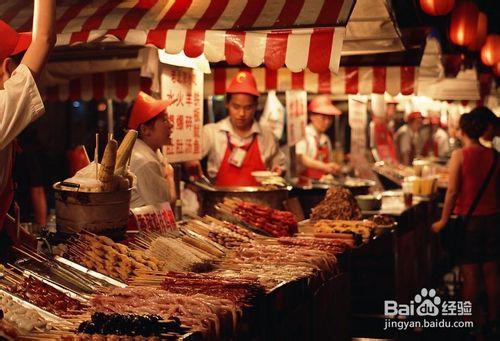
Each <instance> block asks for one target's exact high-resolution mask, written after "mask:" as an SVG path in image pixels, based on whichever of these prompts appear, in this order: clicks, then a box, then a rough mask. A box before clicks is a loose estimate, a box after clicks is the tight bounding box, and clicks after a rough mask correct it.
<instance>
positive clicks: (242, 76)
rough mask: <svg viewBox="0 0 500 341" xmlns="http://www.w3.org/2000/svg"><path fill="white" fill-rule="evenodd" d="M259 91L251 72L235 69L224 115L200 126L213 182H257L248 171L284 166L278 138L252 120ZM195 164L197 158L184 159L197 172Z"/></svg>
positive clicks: (244, 183) (203, 155)
mask: <svg viewBox="0 0 500 341" xmlns="http://www.w3.org/2000/svg"><path fill="white" fill-rule="evenodd" d="M259 95H260V94H259V91H257V85H256V82H255V79H254V77H253V76H252V74H251V73H250V72H247V71H240V72H238V74H237V75H236V76H235V77H234V78H233V80H232V81H231V84H230V85H229V87H228V88H227V96H226V110H227V112H228V117H226V118H224V119H223V120H221V121H219V122H217V123H212V124H207V125H205V126H204V127H203V137H202V157H205V156H208V163H207V171H208V176H209V178H211V179H214V180H215V181H214V183H215V185H217V186H220V187H232V186H258V185H259V183H258V182H257V181H256V180H255V178H254V177H253V176H252V172H255V171H265V170H271V171H274V172H277V173H280V174H281V173H282V171H283V169H284V165H285V156H284V155H283V153H281V152H280V150H279V145H278V141H277V140H276V139H275V137H274V135H273V133H272V132H271V131H269V130H267V129H265V128H264V127H261V126H260V124H259V123H258V122H257V121H256V120H255V111H256V109H257V102H258V98H259ZM199 165H200V163H199V162H198V161H195V162H189V163H186V166H187V168H188V169H191V170H192V169H193V168H194V169H197V170H198V171H197V172H196V173H201V172H200V170H201V167H200V166H199ZM191 172H192V171H191Z"/></svg>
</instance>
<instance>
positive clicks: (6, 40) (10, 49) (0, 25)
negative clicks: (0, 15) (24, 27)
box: [0, 20, 31, 62]
mask: <svg viewBox="0 0 500 341" xmlns="http://www.w3.org/2000/svg"><path fill="white" fill-rule="evenodd" d="M0 37H2V43H1V44H0V62H3V61H4V59H6V58H8V57H10V56H14V55H16V54H18V53H21V52H23V51H26V50H27V49H28V47H29V46H30V44H31V33H29V32H26V33H18V32H16V30H14V29H13V28H12V27H10V26H9V25H7V23H6V22H5V21H3V20H0Z"/></svg>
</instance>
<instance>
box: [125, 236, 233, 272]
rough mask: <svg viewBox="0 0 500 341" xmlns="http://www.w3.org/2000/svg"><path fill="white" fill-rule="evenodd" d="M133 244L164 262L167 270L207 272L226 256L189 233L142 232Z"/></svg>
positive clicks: (146, 253)
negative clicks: (161, 233)
mask: <svg viewBox="0 0 500 341" xmlns="http://www.w3.org/2000/svg"><path fill="white" fill-rule="evenodd" d="M131 245H133V246H134V247H135V248H137V249H140V250H142V251H143V252H144V254H145V255H147V256H149V257H154V258H156V259H159V260H160V261H161V262H163V264H164V266H163V267H162V270H165V271H188V272H207V271H210V270H212V269H213V267H214V265H215V263H216V262H217V261H219V260H220V259H221V258H222V257H223V256H224V253H223V252H221V251H220V250H219V249H217V248H215V247H213V246H211V245H208V244H206V243H204V242H203V240H199V239H198V238H195V237H193V236H188V235H185V236H180V235H175V234H169V235H159V234H156V233H152V232H149V233H142V234H140V235H139V236H136V237H135V238H134V241H133V242H132V243H131Z"/></svg>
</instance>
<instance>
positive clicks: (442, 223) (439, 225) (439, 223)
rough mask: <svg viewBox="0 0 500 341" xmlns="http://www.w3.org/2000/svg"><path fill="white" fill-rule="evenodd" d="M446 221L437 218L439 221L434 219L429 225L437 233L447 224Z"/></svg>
mask: <svg viewBox="0 0 500 341" xmlns="http://www.w3.org/2000/svg"><path fill="white" fill-rule="evenodd" d="M447 223H448V222H447V221H444V220H439V221H436V222H435V223H434V224H432V226H431V230H432V232H434V233H439V231H441V230H442V229H443V228H444V227H445V226H446V224H447Z"/></svg>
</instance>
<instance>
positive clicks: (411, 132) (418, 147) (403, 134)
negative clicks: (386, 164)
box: [394, 111, 424, 166]
mask: <svg viewBox="0 0 500 341" xmlns="http://www.w3.org/2000/svg"><path fill="white" fill-rule="evenodd" d="M422 122H423V116H422V114H421V113H420V112H418V111H414V112H412V113H410V114H408V116H407V117H406V124H404V125H403V126H401V127H400V128H399V129H398V131H397V132H396V134H395V135H394V143H395V145H396V154H397V157H398V161H399V162H400V163H402V164H403V165H405V166H411V164H412V162H413V159H415V158H417V157H420V156H422V151H423V147H424V138H423V137H422V131H421V128H422Z"/></svg>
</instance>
